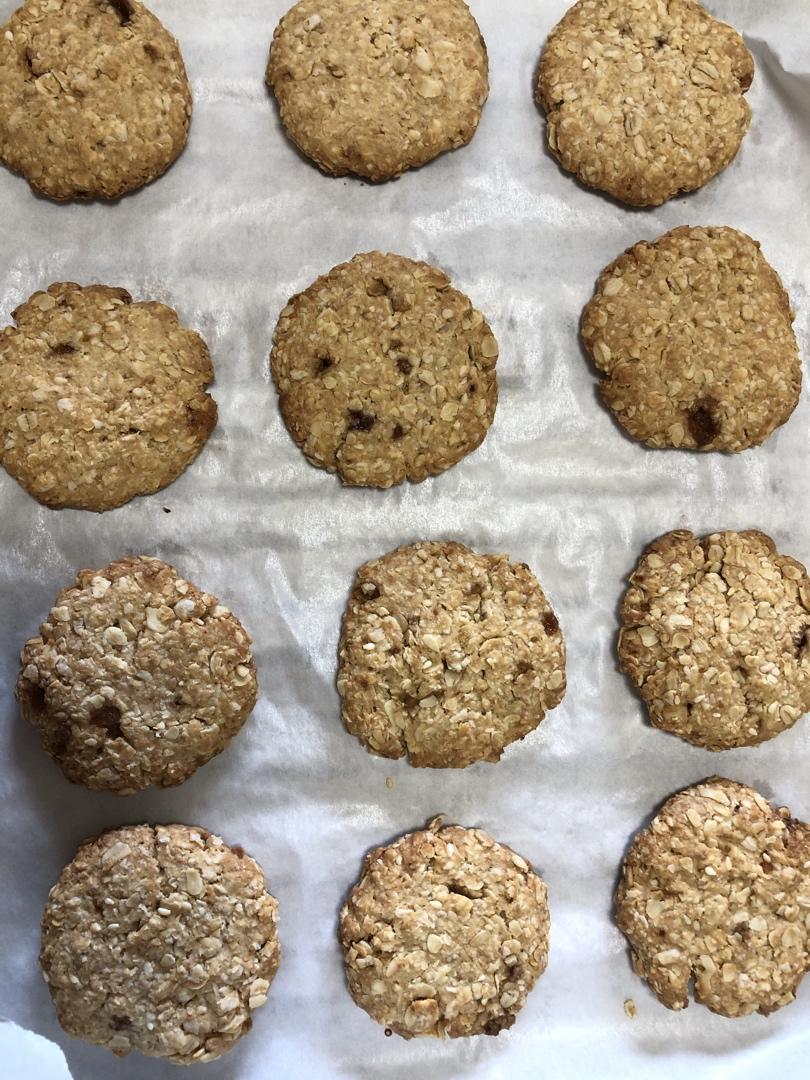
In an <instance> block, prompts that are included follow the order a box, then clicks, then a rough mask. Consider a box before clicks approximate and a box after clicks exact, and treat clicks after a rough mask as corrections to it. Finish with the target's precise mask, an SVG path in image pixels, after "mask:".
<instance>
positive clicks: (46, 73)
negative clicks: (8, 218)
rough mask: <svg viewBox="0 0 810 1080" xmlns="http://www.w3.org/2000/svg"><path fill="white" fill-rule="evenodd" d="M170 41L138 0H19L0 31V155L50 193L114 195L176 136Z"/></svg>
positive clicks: (178, 89) (183, 115) (185, 94)
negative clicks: (22, 2)
mask: <svg viewBox="0 0 810 1080" xmlns="http://www.w3.org/2000/svg"><path fill="white" fill-rule="evenodd" d="M190 119H191V89H190V87H189V84H188V78H187V77H186V69H185V66H184V64H183V58H182V56H181V55H180V48H179V46H178V44H177V42H176V41H175V39H174V38H173V37H172V35H171V34H170V33H169V32H168V31H167V30H166V29H165V27H164V26H163V25H162V23H161V22H160V21H159V20H158V19H156V18H155V16H154V15H153V14H152V13H151V12H150V11H148V10H147V8H145V7H144V5H143V4H142V3H140V2H139V0H26V3H24V4H23V6H22V7H21V8H19V9H18V10H17V11H15V12H14V14H13V15H12V16H11V19H10V20H9V22H8V23H7V24H6V25H5V26H4V27H3V28H2V30H0V160H2V161H3V162H4V163H5V164H6V165H7V166H8V167H9V168H10V169H13V170H14V171H15V172H18V173H22V175H23V176H24V177H25V178H26V180H27V181H28V182H29V184H30V185H31V187H32V188H34V190H35V191H38V192H39V193H40V194H42V195H47V196H48V197H50V198H51V199H75V198H103V199H115V198H118V196H119V195H123V194H124V193H125V192H127V191H132V190H133V189H135V188H139V187H142V186H143V185H144V184H148V183H149V182H150V181H151V180H154V179H155V178H156V177H158V176H160V175H161V174H162V173H164V172H165V171H166V169H168V167H169V166H170V165H171V164H172V162H173V161H174V160H175V158H176V157H177V156H178V155H179V154H180V152H181V150H182V149H183V147H184V146H185V144H186V139H187V137H188V127H189V122H190Z"/></svg>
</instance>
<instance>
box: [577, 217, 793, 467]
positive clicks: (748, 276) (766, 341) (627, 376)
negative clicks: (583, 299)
mask: <svg viewBox="0 0 810 1080" xmlns="http://www.w3.org/2000/svg"><path fill="white" fill-rule="evenodd" d="M582 340H583V341H584V343H585V346H586V348H587V349H588V352H589V353H590V354H591V356H592V357H593V361H594V363H595V364H596V367H597V368H598V369H599V372H600V374H601V375H602V376H603V380H602V385H601V391H602V397H603V399H604V401H605V403H606V405H607V406H608V408H609V409H610V410H611V411H612V413H613V415H614V416H615V417H616V419H617V420H618V421H619V423H620V424H621V425H622V427H623V428H625V430H626V431H627V432H628V434H629V435H631V436H632V437H633V438H634V439H639V440H640V441H641V442H644V443H646V445H647V446H651V447H656V448H660V447H678V448H682V449H689V450H725V451H730V452H734V453H736V452H738V451H740V450H745V449H747V448H748V447H750V446H758V445H759V444H760V443H762V442H764V441H765V439H767V438H768V436H769V435H771V434H772V433H773V432H774V431H775V429H776V428H778V427H779V426H780V425H782V424H784V423H785V422H786V421H787V420H788V419H789V417H790V415H791V413H792V412H793V410H794V409H795V407H796V405H797V404H798V401H799V394H800V392H801V385H802V365H801V359H800V357H799V350H798V345H797V343H796V335H795V334H794V332H793V312H792V311H791V308H790V299H789V297H788V294H787V293H786V292H785V289H784V287H783V286H782V282H781V280H780V279H779V275H778V274H777V273H776V272H775V271H774V270H773V269H772V267H771V266H770V265H769V264H768V262H767V261H766V260H765V259H764V258H763V256H762V254H761V253H760V249H759V244H758V243H756V241H754V240H752V239H751V237H750V236H746V234H745V233H741V232H738V231H737V230H736V229H729V228H718V227H706V228H704V227H700V228H693V227H691V226H683V227H681V228H678V229H673V230H672V231H671V232H668V233H665V234H664V235H663V236H661V237H659V238H658V239H657V240H655V241H653V242H652V243H648V242H646V241H643V242H642V243H639V244H636V245H635V246H634V247H632V248H629V249H628V250H627V251H625V252H624V254H623V255H621V256H620V257H619V258H618V259H616V260H615V261H614V262H612V263H611V264H610V266H608V267H607V268H606V269H605V270H604V271H603V272H602V274H601V275H600V277H599V282H598V284H597V287H596V294H595V296H594V297H593V299H592V300H591V301H590V303H589V304H588V305H587V307H586V308H585V311H584V313H583V316H582Z"/></svg>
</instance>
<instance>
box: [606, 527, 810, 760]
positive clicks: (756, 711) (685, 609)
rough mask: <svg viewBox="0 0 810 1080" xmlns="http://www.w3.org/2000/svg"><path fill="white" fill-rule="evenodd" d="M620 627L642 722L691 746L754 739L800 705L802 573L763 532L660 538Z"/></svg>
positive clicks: (806, 664) (806, 604) (809, 656)
mask: <svg viewBox="0 0 810 1080" xmlns="http://www.w3.org/2000/svg"><path fill="white" fill-rule="evenodd" d="M621 622H622V631H621V634H620V636H619V661H620V663H621V666H622V670H623V671H625V672H626V673H627V675H629V676H630V678H631V679H632V680H633V682H634V683H635V684H636V686H637V687H638V688H639V691H640V693H641V696H642V697H643V699H644V701H645V702H646V703H647V707H648V708H649V711H650V719H651V721H652V723H653V724H654V725H655V726H656V727H659V728H663V729H664V730H665V731H670V732H672V733H673V734H674V735H679V736H680V737H681V738H682V739H686V740H687V741H688V742H691V743H694V744H695V745H696V746H703V747H706V749H707V750H728V749H730V748H732V747H735V746H755V745H756V744H757V743H761V742H765V741H766V739H772V738H773V737H774V736H775V735H778V734H779V733H780V732H782V731H786V730H787V729H788V728H790V727H792V726H793V725H794V724H795V723H796V721H797V720H798V719H799V717H800V716H801V715H802V714H803V713H806V712H808V711H810V579H808V577H807V571H806V570H805V568H804V567H803V566H802V564H801V563H799V562H797V561H796V560H795V559H791V558H790V557H788V556H786V555H780V554H779V553H778V552H777V550H776V547H775V545H774V543H773V541H772V540H771V539H770V537H768V536H765V534H764V533H761V532H756V531H748V532H741V533H736V532H723V533H715V534H713V535H711V536H707V537H704V538H703V539H700V540H699V539H698V538H697V537H695V536H693V535H692V533H691V532H688V531H687V530H685V529H681V530H679V531H677V532H671V533H667V534H666V536H662V537H661V538H660V539H659V540H656V541H655V543H653V544H651V545H650V547H649V549H648V550H647V551H646V552H645V554H644V556H643V557H642V559H641V561H640V562H639V564H638V566H637V567H636V569H635V571H634V572H633V575H632V577H631V578H630V587H629V588H628V590H627V594H626V595H625V598H624V602H623V603H622V609H621Z"/></svg>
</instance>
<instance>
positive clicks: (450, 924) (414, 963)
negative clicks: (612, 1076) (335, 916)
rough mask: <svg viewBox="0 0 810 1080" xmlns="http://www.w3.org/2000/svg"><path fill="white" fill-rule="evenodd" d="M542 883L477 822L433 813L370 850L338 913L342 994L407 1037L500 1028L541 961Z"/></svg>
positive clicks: (544, 926) (545, 924)
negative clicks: (447, 820)
mask: <svg viewBox="0 0 810 1080" xmlns="http://www.w3.org/2000/svg"><path fill="white" fill-rule="evenodd" d="M548 932H549V916H548V905H547V902H546V886H545V884H544V883H543V881H542V879H541V878H539V877H538V876H537V874H535V873H534V872H533V871H532V868H531V866H530V865H529V863H527V862H526V861H525V859H522V858H521V857H520V856H519V855H516V854H515V852H514V851H512V850H511V849H510V848H508V847H506V846H505V845H503V844H498V843H496V842H495V841H494V840H493V839H492V837H490V836H488V835H487V834H486V833H485V832H482V831H481V830H480V829H465V828H462V827H461V826H460V825H443V824H442V819H441V818H436V819H435V820H434V821H431V822H430V823H429V824H428V826H427V828H426V829H424V830H421V831H420V832H414V833H408V834H407V835H406V836H403V837H401V838H400V839H399V840H397V841H395V842H394V843H392V844H389V845H388V846H387V847H379V848H376V849H375V850H374V851H371V852H370V853H369V854H368V855H367V856H366V859H365V862H364V865H363V874H362V876H361V878H360V880H359V881H358V883H357V884H356V885H355V886H354V888H353V889H352V891H351V893H350V895H349V899H348V900H347V902H346V903H345V904H344V906H343V908H342V910H341V912H340V927H339V932H338V936H339V939H340V944H341V945H342V947H343V953H344V964H345V968H346V977H347V979H348V981H349V992H350V993H351V995H352V997H353V998H354V1001H355V1003H356V1004H357V1005H359V1006H360V1008H361V1009H365V1011H366V1012H367V1013H368V1014H369V1016H371V1017H372V1018H373V1019H374V1020H376V1021H377V1022H378V1023H379V1024H383V1025H385V1027H386V1028H388V1029H390V1030H391V1031H394V1032H396V1033H397V1035H401V1036H402V1037H403V1038H405V1039H410V1038H413V1037H414V1036H420V1035H434V1036H440V1037H449V1038H451V1039H456V1038H460V1037H462V1036H465V1035H497V1034H498V1033H499V1032H501V1031H503V1030H504V1028H509V1027H511V1026H512V1024H514V1022H515V1018H516V1016H517V1014H518V1013H519V1012H520V1010H521V1009H522V1008H523V1006H524V1004H525V1003H526V998H527V997H528V994H529V991H530V990H531V989H532V987H533V986H534V984H535V983H536V982H537V980H538V979H539V978H540V976H541V975H542V974H543V972H544V971H545V969H546V963H547V961H548Z"/></svg>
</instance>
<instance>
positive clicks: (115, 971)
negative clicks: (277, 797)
mask: <svg viewBox="0 0 810 1080" xmlns="http://www.w3.org/2000/svg"><path fill="white" fill-rule="evenodd" d="M277 921H278V904H277V903H276V901H275V899H274V897H272V896H271V895H270V893H268V892H267V888H266V886H265V883H264V877H263V875H262V871H261V869H260V867H259V866H258V865H257V864H256V863H255V862H254V861H253V859H251V858H250V857H249V856H248V855H246V854H245V853H244V851H243V850H242V848H241V847H238V846H237V847H234V848H231V847H228V845H227V844H226V843H224V841H222V840H221V839H220V838H219V837H218V836H212V835H211V833H209V832H207V831H206V830H205V829H200V828H195V827H193V826H189V825H156V826H154V827H153V826H151V825H128V826H124V827H123V828H120V829H113V830H111V831H109V832H105V833H102V834H101V836H98V837H96V838H95V839H92V840H88V841H86V842H85V843H84V844H83V845H82V846H81V847H80V848H79V851H78V853H77V854H76V857H75V858H74V859H73V862H71V863H70V864H69V865H68V866H66V867H65V869H64V870H63V871H62V874H61V876H60V878H59V881H58V882H57V883H56V885H54V887H53V888H52V889H51V891H50V895H49V897H48V904H47V906H46V908H45V912H44V914H43V916H42V946H41V950H40V954H39V960H40V964H41V965H42V970H43V973H44V975H45V981H46V982H47V984H48V989H49V990H50V992H51V997H52V998H53V1002H54V1005H55V1006H56V1012H57V1016H58V1017H59V1023H60V1024H61V1025H62V1027H63V1028H64V1029H65V1031H66V1032H67V1033H68V1034H69V1035H72V1036H74V1037H75V1038H80V1039H85V1040H86V1041H87V1042H91V1043H95V1044H96V1045H97V1046H104V1047H106V1048H107V1049H108V1050H112V1052H113V1053H114V1054H117V1055H118V1056H119V1057H123V1056H124V1055H126V1054H128V1053H130V1051H132V1050H138V1051H139V1052H140V1053H142V1054H146V1055H147V1056H148V1057H156V1058H168V1059H169V1060H170V1061H173V1062H175V1063H176V1064H178V1065H192V1064H194V1063H195V1062H199V1061H213V1060H214V1059H215V1058H219V1057H222V1055H223V1054H225V1053H227V1051H228V1050H230V1049H231V1048H232V1047H233V1046H234V1044H235V1043H236V1042H237V1041H238V1040H239V1039H240V1038H241V1037H242V1036H243V1035H245V1034H246V1033H247V1032H248V1031H249V1030H250V1027H251V1024H252V1022H253V1015H252V1014H253V1012H254V1010H255V1009H258V1008H260V1007H261V1006H262V1005H264V1003H265V1001H266V1000H267V993H268V990H269V989H270V984H271V983H272V981H273V977H274V975H275V973H276V969H277V968H278V964H279V946H278V936H277Z"/></svg>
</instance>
